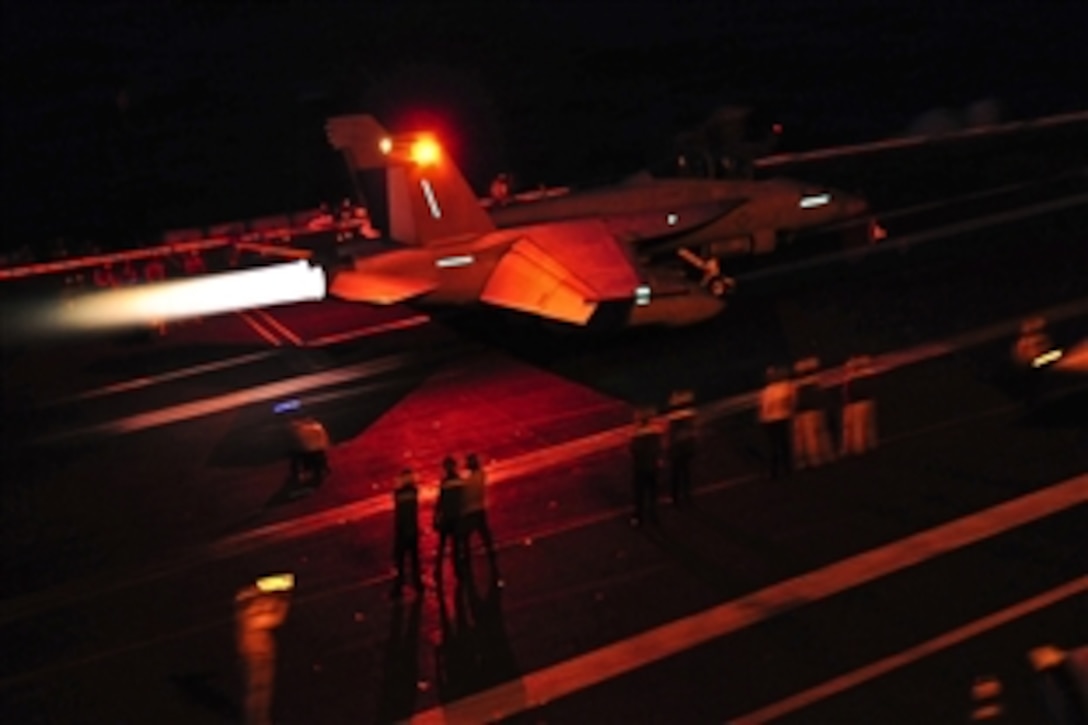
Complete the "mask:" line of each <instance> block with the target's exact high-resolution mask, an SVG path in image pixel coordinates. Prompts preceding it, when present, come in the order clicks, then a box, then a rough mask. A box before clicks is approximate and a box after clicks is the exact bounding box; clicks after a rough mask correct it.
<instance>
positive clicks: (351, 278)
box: [329, 269, 438, 305]
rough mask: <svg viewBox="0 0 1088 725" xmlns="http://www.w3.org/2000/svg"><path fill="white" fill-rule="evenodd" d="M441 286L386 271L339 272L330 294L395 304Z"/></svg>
mask: <svg viewBox="0 0 1088 725" xmlns="http://www.w3.org/2000/svg"><path fill="white" fill-rule="evenodd" d="M437 286H438V283H437V282H435V281H434V280H432V279H420V278H417V277H407V276H404V275H400V274H393V273H383V272H357V271H355V270H352V269H349V270H344V271H342V272H338V273H337V274H336V276H335V277H333V278H332V284H331V285H329V294H331V295H332V296H333V297H337V298H339V299H342V300H346V301H348V302H368V303H370V304H373V305H395V304H397V303H398V302H405V301H407V300H410V299H413V298H415V297H420V296H422V295H425V294H427V293H429V292H433V291H434V290H435V288H436V287H437Z"/></svg>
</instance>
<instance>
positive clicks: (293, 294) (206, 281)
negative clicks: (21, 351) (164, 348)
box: [44, 260, 326, 332]
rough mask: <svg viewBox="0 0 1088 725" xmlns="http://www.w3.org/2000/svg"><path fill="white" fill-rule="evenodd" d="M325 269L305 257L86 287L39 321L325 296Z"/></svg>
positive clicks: (125, 319) (116, 321) (179, 314)
mask: <svg viewBox="0 0 1088 725" xmlns="http://www.w3.org/2000/svg"><path fill="white" fill-rule="evenodd" d="M325 287H326V286H325V272H324V270H323V269H321V268H320V267H314V266H311V265H310V263H309V262H307V261H305V260H299V261H297V262H292V263H290V264H277V265H271V266H268V267H258V268H256V269H245V270H238V271H233V272H223V273H220V274H212V275H206V276H203V277H195V278H192V279H183V280H174V281H170V282H162V283H158V284H144V285H137V286H134V287H122V288H116V289H109V290H104V291H100V292H92V293H89V294H86V295H83V296H80V297H78V298H75V299H71V300H68V301H67V302H65V303H63V305H61V306H60V307H59V308H58V309H56V310H54V311H53V313H52V314H50V315H47V320H46V321H45V323H44V324H46V325H48V326H51V327H52V328H53V330H54V331H57V332H66V331H71V332H81V331H92V330H104V329H111V328H123V327H137V326H142V325H155V324H159V323H163V322H170V321H172V320H181V319H186V318H192V317H203V316H205V315H217V314H222V313H224V312H234V311H237V310H246V309H252V308H255V307H267V306H270V305H278V304H285V303H289V302H302V301H306V300H320V299H324V297H325Z"/></svg>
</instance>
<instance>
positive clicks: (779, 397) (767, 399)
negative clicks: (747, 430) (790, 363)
mask: <svg viewBox="0 0 1088 725" xmlns="http://www.w3.org/2000/svg"><path fill="white" fill-rule="evenodd" d="M794 397H795V395H794V390H793V383H791V382H790V381H788V380H778V381H775V382H773V383H769V384H768V385H767V387H765V388H763V392H761V393H760V395H759V421H760V422H761V423H774V422H777V421H781V420H787V419H788V418H789V417H790V416H792V415H793V407H794Z"/></svg>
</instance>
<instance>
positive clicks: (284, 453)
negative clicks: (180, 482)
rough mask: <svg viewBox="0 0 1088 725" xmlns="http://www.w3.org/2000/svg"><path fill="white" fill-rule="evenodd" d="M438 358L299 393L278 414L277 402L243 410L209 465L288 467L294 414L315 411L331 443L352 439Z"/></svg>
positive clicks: (430, 369)
mask: <svg viewBox="0 0 1088 725" xmlns="http://www.w3.org/2000/svg"><path fill="white" fill-rule="evenodd" d="M435 369H436V364H435V363H433V362H432V363H427V364H424V365H417V366H413V367H410V368H403V369H399V370H398V371H397V372H396V373H395V376H390V377H387V378H383V379H380V380H377V381H371V382H367V383H364V384H361V385H359V384H356V385H353V386H351V387H348V388H343V387H341V388H331V389H322V390H320V391H313V392H312V393H309V394H308V393H303V394H301V395H299V396H298V398H297V400H298V401H299V408H298V409H297V411H294V412H292V413H281V414H277V413H276V412H275V411H274V406H275V405H276V403H277V402H279V401H267V402H265V403H262V404H261V405H259V406H254V407H253V409H252V410H247V411H245V412H244V413H242V414H241V415H239V416H238V417H237V419H236V421H235V423H234V425H233V427H232V428H231V429H230V430H229V431H228V432H227V433H226V434H225V435H224V436H223V437H222V438H220V440H219V442H218V443H217V445H216V446H215V448H214V449H213V451H212V454H211V456H210V458H209V464H210V465H213V466H217V467H221V468H245V467H249V466H260V465H268V464H271V463H275V462H277V461H282V462H283V464H284V470H285V471H286V470H287V466H288V460H289V453H290V450H291V442H292V439H291V433H290V428H289V422H290V417H291V416H292V415H300V416H311V417H313V418H315V419H317V420H318V421H320V422H321V423H322V425H324V426H325V430H326V432H327V433H328V435H329V439H330V441H331V443H332V445H333V446H336V445H337V444H340V443H343V442H345V441H349V440H352V439H354V438H356V437H357V436H359V435H360V434H361V433H363V432H364V431H365V430H366V429H367V428H369V427H370V426H371V425H373V423H374V422H375V421H376V420H378V419H379V418H381V417H382V416H383V415H385V414H386V412H388V411H389V410H390V409H391V408H393V407H395V406H396V405H397V404H398V403H399V402H400V401H401V400H402V399H404V398H405V397H406V396H407V395H409V394H410V393H411V392H412V391H413V390H415V389H416V388H417V387H419V386H420V385H421V384H422V383H423V382H424V381H426V380H427V378H428V377H430V376H431V375H432V374H433V373H434V371H435Z"/></svg>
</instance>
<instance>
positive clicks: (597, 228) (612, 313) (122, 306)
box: [19, 115, 724, 334]
mask: <svg viewBox="0 0 1088 725" xmlns="http://www.w3.org/2000/svg"><path fill="white" fill-rule="evenodd" d="M327 132H328V138H329V141H330V143H331V144H332V146H333V147H334V148H335V149H337V150H339V151H341V152H342V153H343V154H344V156H345V158H346V160H347V162H348V166H349V168H350V169H351V171H352V173H354V174H358V175H359V176H360V179H358V181H359V182H360V183H361V184H365V183H366V182H369V181H370V180H371V179H370V178H369V177H370V176H372V175H373V174H377V175H380V176H384V184H383V189H384V197H385V200H386V204H385V211H386V212H387V213H386V219H387V220H388V223H387V224H386V227H387V228H386V229H385V230H384V231H385V232H386V233H385V235H384V236H382V238H380V239H364V240H360V241H357V242H348V243H344V244H340V245H338V246H337V247H336V249H335V252H334V253H332V254H329V253H327V252H326V253H323V254H322V253H317V252H313V251H310V250H308V249H301V248H297V247H291V246H279V245H268V244H262V245H258V246H260V247H261V251H262V253H264V254H266V255H270V256H282V257H287V258H290V259H293V260H294V262H293V263H291V264H273V265H266V266H265V265H262V266H258V267H255V268H248V269H238V270H232V271H228V272H221V273H216V274H209V275H198V276H196V277H193V278H189V279H180V280H168V281H165V282H157V283H149V284H141V285H133V286H130V287H124V288H119V289H109V290H103V291H101V292H94V293H87V294H81V295H78V296H77V297H75V298H73V299H70V300H66V301H65V303H64V304H63V305H62V306H61V307H60V308H59V309H57V310H54V311H49V310H46V311H45V312H41V313H38V312H35V313H33V314H30V313H27V314H21V315H19V319H21V320H24V324H23V325H22V328H25V329H21V330H20V332H21V333H26V334H40V333H43V332H44V333H46V334H52V333H56V332H70V331H89V330H102V329H112V328H125V327H140V326H143V327H147V326H152V327H154V328H156V329H160V328H162V327H163V326H164V325H165V323H167V322H170V321H172V320H177V319H185V318H188V317H195V316H202V315H209V314H220V313H223V312H227V311H232V310H242V309H249V308H254V307H264V306H269V305H275V304H285V303H289V302H296V301H301V300H320V299H323V298H325V297H327V296H332V297H338V298H340V299H343V300H348V301H354V302H364V303H369V304H375V305H391V304H397V303H409V304H418V305H422V306H432V307H441V306H453V307H464V306H472V305H478V304H481V303H482V304H483V305H488V306H492V307H497V308H502V309H506V310H515V311H518V312H521V313H526V314H528V315H533V316H536V317H539V318H543V319H546V320H551V321H557V322H561V323H566V324H567V325H569V326H573V327H583V328H584V327H590V328H593V329H599V328H602V327H624V326H631V325H647V324H657V325H665V326H681V325H689V324H693V323H696V322H699V321H702V320H706V319H708V318H710V317H713V316H714V315H716V314H717V313H718V312H720V311H721V309H722V308H723V306H724V303H723V301H722V300H721V299H719V298H717V297H715V296H714V295H712V294H710V293H709V292H707V290H706V289H705V288H703V287H702V286H701V285H699V284H698V283H697V282H693V281H692V280H689V279H687V277H686V276H685V275H683V274H676V273H675V270H653V269H651V268H648V267H646V266H644V265H642V264H640V262H639V261H638V259H637V258H636V256H635V255H634V254H633V253H632V247H631V245H630V244H629V243H628V241H627V240H625V239H623V238H621V237H620V236H618V235H617V234H616V233H615V232H614V231H613V230H610V229H609V226H608V225H607V224H606V223H605V222H603V221H602V220H601V219H599V218H592V217H591V218H584V219H575V220H570V221H560V222H549V223H541V224H532V225H526V226H510V227H506V228H502V229H499V228H497V227H496V224H495V223H494V221H492V219H491V217H489V216H488V214H487V212H486V211H485V210H484V209H483V208H482V207H481V206H480V203H479V200H478V199H477V197H476V195H475V194H474V193H473V191H472V189H471V188H470V187H469V185H468V183H467V182H466V181H465V179H464V177H463V176H462V175H461V172H460V171H459V170H458V168H457V166H456V165H455V164H454V162H453V160H452V159H451V158H449V156H448V155H447V154H446V153H445V152H444V151H443V149H442V147H441V146H440V145H439V143H438V141H437V139H435V138H434V137H433V136H430V135H427V134H423V133H412V134H401V135H389V134H387V133H386V131H385V130H384V129H383V128H382V127H381V126H380V125H379V124H378V123H377V121H375V120H374V118H373V117H371V116H364V115H357V116H340V117H336V118H332V119H330V120H329V122H328V125H327ZM721 213H722V208H721V205H720V204H718V203H717V202H712V203H709V204H707V205H704V206H702V207H698V208H692V209H691V210H690V214H689V216H690V218H691V219H693V220H695V221H693V222H690V224H691V225H692V228H694V226H697V224H698V223H699V220H702V221H704V222H705V221H710V220H713V219H714V218H716V217H717V216H719V215H720V214H721ZM685 221H688V219H687V218H686V220H685Z"/></svg>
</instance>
